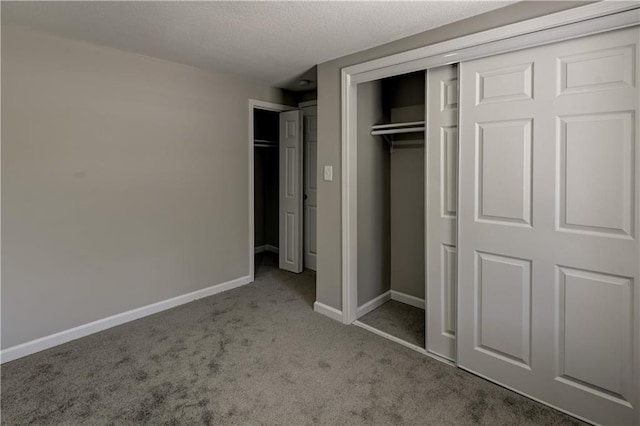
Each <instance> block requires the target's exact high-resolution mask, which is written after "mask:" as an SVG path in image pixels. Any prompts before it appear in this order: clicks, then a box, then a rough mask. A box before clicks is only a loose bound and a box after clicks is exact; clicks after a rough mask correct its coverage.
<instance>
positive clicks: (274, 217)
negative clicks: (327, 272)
mask: <svg viewBox="0 0 640 426" xmlns="http://www.w3.org/2000/svg"><path fill="white" fill-rule="evenodd" d="M279 131H280V129H279V113H278V112H277V111H268V110H264V109H257V108H256V109H254V114H253V141H254V142H253V147H254V148H253V150H254V157H253V158H254V245H255V253H256V263H255V267H256V271H259V269H260V266H261V265H262V264H263V262H264V261H265V260H269V261H270V264H271V263H274V264H275V265H276V267H277V264H278V256H277V253H278V244H279V218H278V212H279V174H278V170H279V164H278V163H279V156H278V155H279V153H278V146H279V139H280V137H279V136H280V135H279Z"/></svg>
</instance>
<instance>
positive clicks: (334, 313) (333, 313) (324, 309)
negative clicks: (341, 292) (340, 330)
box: [313, 302, 342, 322]
mask: <svg viewBox="0 0 640 426" xmlns="http://www.w3.org/2000/svg"><path fill="white" fill-rule="evenodd" d="M313 310H314V311H316V312H318V313H319V314H322V315H326V316H328V317H329V318H331V319H333V320H336V321H340V322H342V311H340V310H338V309H336V308H332V307H331V306H329V305H325V304H324V303H320V302H314V303H313Z"/></svg>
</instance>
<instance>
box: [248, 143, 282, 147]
mask: <svg viewBox="0 0 640 426" xmlns="http://www.w3.org/2000/svg"><path fill="white" fill-rule="evenodd" d="M253 147H254V148H277V147H278V145H274V144H270V143H255V144H253Z"/></svg>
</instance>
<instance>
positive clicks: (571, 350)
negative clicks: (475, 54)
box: [457, 27, 640, 425]
mask: <svg viewBox="0 0 640 426" xmlns="http://www.w3.org/2000/svg"><path fill="white" fill-rule="evenodd" d="M639 40H640V31H639V30H638V28H637V27H636V28H633V29H627V30H620V31H614V32H610V33H605V34H600V35H595V36H590V37H585V38H581V39H576V40H571V41H565V42H561V43H556V44H553V45H548V46H543V47H538V48H533V49H528V50H523V51H518V52H513V53H507V54H503V55H498V56H495V57H489V58H483V59H479V60H475V61H469V62H466V63H463V64H461V66H460V67H461V68H460V90H461V98H460V108H461V121H460V147H459V149H460V175H459V183H460V185H459V191H460V197H459V200H460V201H459V202H460V206H459V210H458V212H459V214H458V220H459V232H460V238H459V241H458V244H459V246H458V256H459V257H458V262H459V263H458V265H459V266H458V274H459V276H458V286H459V291H458V335H457V339H458V340H457V344H458V363H459V365H460V366H461V367H463V368H465V369H468V370H471V371H473V372H475V373H477V374H480V375H482V376H484V377H487V378H489V379H491V380H494V381H496V382H498V383H500V384H503V385H505V386H508V387H510V388H513V389H515V390H517V391H519V392H522V393H525V394H527V395H530V396H532V397H534V398H537V399H540V400H542V401H544V402H546V403H548V404H551V405H553V406H555V407H558V408H560V409H562V410H565V411H567V412H570V413H572V414H575V415H577V416H580V417H583V418H585V419H588V420H590V421H592V422H595V423H599V424H616V425H634V424H635V425H637V424H638V422H639V421H640V410H639V409H638V405H639V404H640V400H639V395H640V315H639V314H640V292H639V291H638V288H637V286H638V279H639V278H640V243H639V241H638V238H637V235H636V233H637V229H638V223H639V219H638V200H639V199H640V197H639V196H640V192H639V191H640V178H639V174H638V169H639V166H640V146H639V139H638V135H639V132H638V130H639V128H638V104H639V101H640V92H639V91H638V88H637V69H638V62H637V61H638V57H639V55H638V53H639V52H638V43H639ZM488 129H491V130H492V132H488V131H487V130H488ZM493 130H495V131H493Z"/></svg>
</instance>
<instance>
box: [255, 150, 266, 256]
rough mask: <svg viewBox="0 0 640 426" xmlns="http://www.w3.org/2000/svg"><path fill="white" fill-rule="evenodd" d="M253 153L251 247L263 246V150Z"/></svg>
mask: <svg viewBox="0 0 640 426" xmlns="http://www.w3.org/2000/svg"><path fill="white" fill-rule="evenodd" d="M253 151H254V153H253V245H254V247H260V246H263V245H265V244H266V243H265V239H264V192H265V191H264V178H263V175H264V155H263V153H264V151H265V149H264V148H255V149H254V150H253Z"/></svg>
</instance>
